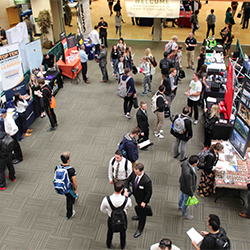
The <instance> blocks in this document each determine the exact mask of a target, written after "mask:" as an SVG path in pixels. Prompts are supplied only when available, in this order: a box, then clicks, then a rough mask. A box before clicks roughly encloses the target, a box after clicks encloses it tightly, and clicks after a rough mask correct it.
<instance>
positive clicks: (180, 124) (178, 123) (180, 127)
mask: <svg viewBox="0 0 250 250" xmlns="http://www.w3.org/2000/svg"><path fill="white" fill-rule="evenodd" d="M185 119H187V117H181V115H179V117H178V118H177V119H176V120H175V121H174V124H173V129H174V132H176V133H178V134H181V135H182V134H184V133H185V132H186V128H185V121H184V120H185Z"/></svg>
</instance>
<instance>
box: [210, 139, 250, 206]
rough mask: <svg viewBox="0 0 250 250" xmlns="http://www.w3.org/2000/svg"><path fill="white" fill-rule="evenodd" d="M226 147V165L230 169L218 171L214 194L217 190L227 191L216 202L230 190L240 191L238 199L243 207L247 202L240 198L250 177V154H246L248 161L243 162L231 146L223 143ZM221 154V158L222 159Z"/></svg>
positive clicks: (219, 164) (224, 168)
mask: <svg viewBox="0 0 250 250" xmlns="http://www.w3.org/2000/svg"><path fill="white" fill-rule="evenodd" d="M215 142H217V141H214V142H212V143H215ZM221 143H222V144H223V146H224V154H223V155H224V158H225V159H224V160H225V161H224V163H226V164H227V165H228V167H223V171H217V170H216V172H215V182H214V193H215V191H216V188H224V189H225V191H224V193H223V194H222V195H221V196H218V197H216V199H215V201H214V202H216V201H217V200H218V199H219V198H221V197H223V196H225V195H226V193H227V192H228V191H229V189H235V190H237V191H238V195H237V196H236V197H238V198H239V199H241V200H242V202H243V206H244V204H245V201H244V200H243V199H242V197H241V196H240V192H241V191H242V190H247V182H246V181H247V179H248V176H249V175H250V169H249V156H250V153H249V152H247V153H246V160H245V161H243V160H241V158H240V157H239V156H238V154H237V153H236V152H235V151H234V150H233V148H232V147H231V146H230V144H229V143H228V142H226V141H223V142H221ZM221 156H222V155H221V154H220V158H221ZM222 164H223V163H221V162H220V161H218V163H217V165H218V166H221V165H222Z"/></svg>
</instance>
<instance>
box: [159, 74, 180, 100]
mask: <svg viewBox="0 0 250 250" xmlns="http://www.w3.org/2000/svg"><path fill="white" fill-rule="evenodd" d="M163 85H164V86H165V87H166V90H165V92H164V94H165V95H166V96H170V95H171V93H172V92H173V91H172V89H171V82H170V78H169V75H167V76H166V77H165V78H164V80H163ZM174 85H176V86H177V85H178V77H177V75H176V76H175V77H174Z"/></svg>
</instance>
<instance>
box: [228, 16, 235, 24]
mask: <svg viewBox="0 0 250 250" xmlns="http://www.w3.org/2000/svg"><path fill="white" fill-rule="evenodd" d="M229 22H230V24H231V25H234V24H235V21H234V18H233V17H231V18H230V20H229Z"/></svg>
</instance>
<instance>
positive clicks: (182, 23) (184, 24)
mask: <svg viewBox="0 0 250 250" xmlns="http://www.w3.org/2000/svg"><path fill="white" fill-rule="evenodd" d="M190 18H191V12H186V15H184V12H183V11H182V10H181V11H180V16H179V18H178V19H177V23H178V27H181V28H191V27H192V24H191V22H190Z"/></svg>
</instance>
